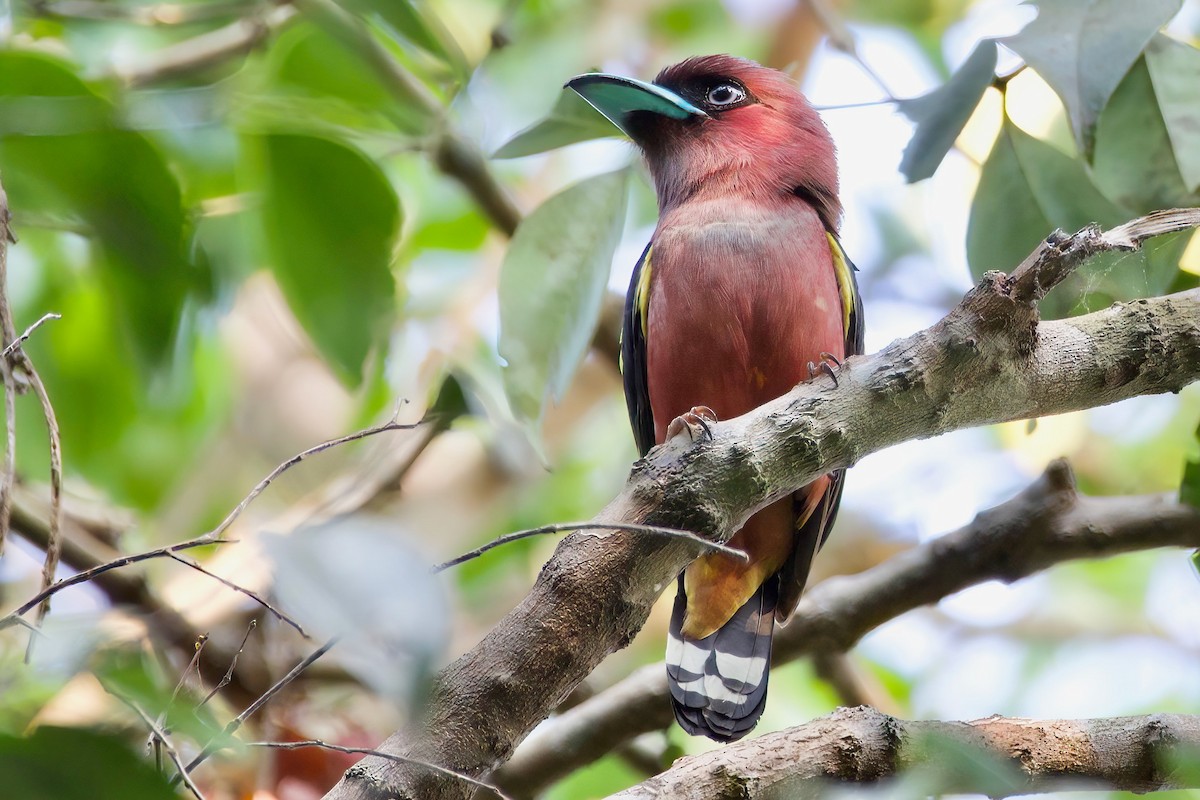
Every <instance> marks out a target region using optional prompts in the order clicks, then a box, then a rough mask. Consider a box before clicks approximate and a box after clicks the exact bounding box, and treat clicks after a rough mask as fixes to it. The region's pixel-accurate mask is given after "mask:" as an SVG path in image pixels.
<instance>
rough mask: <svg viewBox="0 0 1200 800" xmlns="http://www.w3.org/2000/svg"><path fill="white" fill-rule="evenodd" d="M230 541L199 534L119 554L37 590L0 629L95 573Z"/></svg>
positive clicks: (12, 623)
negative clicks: (178, 540) (165, 545)
mask: <svg viewBox="0 0 1200 800" xmlns="http://www.w3.org/2000/svg"><path fill="white" fill-rule="evenodd" d="M232 541H235V540H234V539H210V538H208V534H205V535H204V536H201V537H200V538H198V539H191V540H189V541H186V542H180V543H179V544H173V545H169V546H167V547H158V548H155V549H154V550H147V551H145V552H143V553H134V554H133V555H130V556H121V557H120V558H117V559H114V560H112V561H106V562H105V563H103V564H100V565H99V566H96V567H92V568H91V569H85V570H84V571H83V572H77V573H75V574H74V575H71V576H69V577H66V578H63V579H62V580H61V581H58V582H57V583H55V584H54V585H53V586H47V587H46V588H45V589H43V590H42V591H40V592H38V593H37V594H35V595H34V596H33V597H31V598H29V599H28V600H26V601H25V603H24V604H22V605H21V606H19V607H18V608H16V609H14V610H13V611H12V612H11V613H9V614H8V616H6V617H4V618H2V619H0V629H4V628H7V627H8V626H9V625H15V624H16V623H17V622H18V621H19V620H18V618H19V617H20V616H21V615H23V614H25V613H26V612H28V611H29V610H30V609H31V608H33V607H34V606H36V605H37V604H38V603H40V602H42V601H43V600H45V599H47V598H49V597H53V596H54V595H56V594H58V593H59V592H61V591H62V590H63V589H66V588H68V587H70V586H75V585H77V584H80V583H86V582H87V581H90V580H92V579H93V578H95V577H96V576H97V575H103V574H104V573H106V572H109V571H110V570H114V569H120V568H121V567H127V566H129V565H130V564H137V563H139V562H141V561H149V560H150V559H152V558H165V557H166V556H167V554H168V553H176V552H179V551H180V550H190V549H191V548H193V547H204V546H206V545H210V544H228V543H229V542H232Z"/></svg>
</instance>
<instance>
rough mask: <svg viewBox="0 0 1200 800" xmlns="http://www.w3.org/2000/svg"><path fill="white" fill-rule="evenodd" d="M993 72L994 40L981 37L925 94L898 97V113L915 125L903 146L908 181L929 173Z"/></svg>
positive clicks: (903, 163)
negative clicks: (949, 73)
mask: <svg viewBox="0 0 1200 800" xmlns="http://www.w3.org/2000/svg"><path fill="white" fill-rule="evenodd" d="M995 71H996V42H995V41H994V40H992V39H984V40H983V41H981V42H980V43H979V44H978V45H976V46H975V50H974V51H972V53H971V55H970V56H969V57H968V58H967V60H966V61H965V62H963V65H962V66H961V67H960V68H959V70H958V71H957V72H955V73H954V75H953V76H951V78H950V80H948V81H946V83H945V84H943V85H942V86H940V87H938V88H937V89H934V90H933V91H932V92H930V93H929V94H925V95H922V96H920V97H914V98H912V99H911V100H901V101H900V102H899V103H898V106H899V108H900V111H901V113H903V114H904V116H906V117H908V118H909V119H910V120H912V121H913V122H914V123H916V125H917V130H916V131H915V132H914V133H913V138H912V139H911V140H910V141H909V143H908V146H907V147H905V148H904V157H903V158H902V159H901V160H900V171H901V172H902V173H904V177H905V178H906V179H907V180H908V182H909V183H915V182H916V181H919V180H924V179H925V178H928V177H929V176H931V175H933V173H934V171H935V170H937V168H938V165H939V164H941V163H942V159H944V158H945V157H946V153H948V152H949V151H950V148H951V147H953V146H954V140H955V139H957V138H958V134H959V133H961V132H962V129H963V126H964V125H966V124H967V120H968V119H970V118H971V114H972V113H973V112H974V111H975V107H976V106H978V105H979V100H980V98H981V97H983V93H984V91H985V90H986V89H987V87H988V86H990V85H991V83H992V77H993V76H994V74H995Z"/></svg>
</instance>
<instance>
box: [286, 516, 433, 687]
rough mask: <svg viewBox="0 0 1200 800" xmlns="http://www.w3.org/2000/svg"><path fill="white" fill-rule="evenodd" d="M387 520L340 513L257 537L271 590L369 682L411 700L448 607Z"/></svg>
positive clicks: (426, 566)
mask: <svg viewBox="0 0 1200 800" xmlns="http://www.w3.org/2000/svg"><path fill="white" fill-rule="evenodd" d="M399 534H400V531H398V530H397V528H396V525H395V523H394V522H384V521H382V520H378V521H377V520H373V519H369V518H363V517H344V518H341V519H335V520H333V521H331V522H327V523H322V524H320V525H313V526H310V527H307V528H302V529H300V530H298V531H296V532H295V533H292V534H289V535H287V536H279V535H268V536H265V537H264V541H265V543H266V548H267V552H268V554H269V555H270V557H271V561H272V562H273V563H274V573H275V594H276V596H277V597H278V598H279V602H280V604H281V605H282V606H283V608H285V609H286V610H287V611H288V612H289V613H291V614H293V615H295V616H296V617H297V618H298V619H299V621H300V622H301V624H303V625H304V626H305V627H307V628H308V629H309V630H310V631H311V632H312V633H313V634H315V635H316V636H317V637H318V638H319V639H321V640H326V639H330V638H333V637H338V643H337V646H336V647H335V648H334V649H333V651H332V652H331V654H330V655H331V656H332V657H334V658H335V659H336V660H337V661H338V662H339V663H341V664H342V665H343V666H345V668H346V669H347V670H349V671H350V672H351V673H352V674H354V675H355V676H356V677H358V678H359V679H360V680H362V681H363V683H364V684H365V685H367V686H369V687H371V688H372V689H373V690H375V691H376V692H378V693H379V694H381V695H383V696H384V697H386V698H388V699H390V700H392V701H393V702H395V703H397V704H399V705H401V706H402V707H405V706H409V707H412V706H413V703H414V700H415V699H416V694H417V693H418V691H419V690H421V689H422V688H423V685H424V682H425V680H426V679H427V678H428V677H429V675H430V674H431V670H432V669H433V667H435V666H436V664H437V660H438V658H439V657H440V656H441V653H442V650H443V649H444V648H445V645H446V636H447V632H448V629H449V623H450V618H449V609H448V607H447V605H446V600H445V598H444V597H443V595H442V591H441V587H440V586H439V584H438V581H437V578H436V577H435V576H434V575H433V574H432V573H430V571H429V563H428V562H427V561H425V559H423V558H422V557H421V556H419V555H418V554H417V553H416V552H414V551H413V550H412V549H411V548H410V547H409V546H408V545H406V544H405V543H404V542H403V541H401V538H400V535H399Z"/></svg>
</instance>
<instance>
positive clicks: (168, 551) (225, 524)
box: [0, 361, 423, 629]
mask: <svg viewBox="0 0 1200 800" xmlns="http://www.w3.org/2000/svg"><path fill="white" fill-rule="evenodd" d="M3 364H4V362H2V361H0V366H3ZM399 408H400V406H397V410H396V413H399ZM421 424H423V421H421V422H413V423H404V424H401V423H398V422H396V416H395V414H393V416H392V418H391V419H390V420H388V421H387V422H385V423H383V424H382V425H376V426H374V427H371V428H364V429H363V430H360V431H356V432H354V433H351V434H348V435H346V436H340V437H338V438H336V439H330V440H328V441H325V442H322V443H321V444H318V445H316V446H314V447H310V448H308V449H307V450H305V451H303V452H301V453H297V454H296V455H294V456H292V457H291V458H289V459H287V460H286V461H284V462H283V463H282V464H280V465H279V466H277V467H276V468H275V469H273V470H271V472H270V473H269V474H268V475H267V477H265V478H263V479H262V480H261V481H259V482H258V484H257V485H255V487H254V488H253V489H251V490H250V493H249V494H247V495H246V496H245V497H244V498H242V501H241V502H240V503H238V504H237V506H235V507H234V509H233V510H232V511H230V512H229V514H228V515H226V517H225V519H223V520H221V523H220V524H219V525H217V527H215V528H213V529H212V530H211V531H209V532H208V533H205V534H204V535H203V536H198V537H196V538H195V539H189V540H188V541H186V542H180V543H178V544H173V545H169V546H167V547H158V548H155V549H153V550H147V551H145V552H142V553H136V554H134V555H130V556H122V557H121V558H118V559H114V560H112V561H109V562H107V563H104V564H100V565H99V566H96V567H92V568H91V569H87V570H84V571H83V572H79V573H77V574H75V575H72V576H70V577H68V578H63V579H62V580H61V581H58V582H57V583H54V584H52V585H50V586H47V587H46V588H44V589H42V591H40V592H38V593H37V595H35V596H34V597H33V598H31V599H30V600H29V601H27V602H26V603H25V604H24V605H22V606H21V607H19V608H17V609H16V610H15V611H13V612H12V613H10V614H9V615H8V616H6V617H4V618H0V629H2V628H5V627H7V626H8V625H11V624H13V623H12V619H13V618H14V617H19V616H21V615H23V614H25V613H26V612H27V611H29V609H31V608H33V607H34V606H35V605H37V604H38V603H40V602H41V601H43V600H46V599H48V598H50V597H53V596H54V595H55V594H57V593H58V592H60V591H62V590H63V589H66V588H67V587H69V586H75V585H77V584H80V583H84V582H85V581H89V580H91V579H92V578H94V577H96V576H97V575H102V574H104V573H105V572H108V571H110V570H114V569H118V568H120V567H127V566H129V565H130V564H136V563H138V562H140V561H147V560H149V559H152V558H168V557H170V556H171V555H172V554H173V553H178V552H181V551H183V550H190V549H191V548H193V547H203V546H205V545H209V544H227V543H228V542H230V541H231V540H229V539H222V538H220V537H221V534H222V533H224V532H225V531H226V530H227V529H228V528H229V526H230V525H232V524H233V522H234V520H236V519H237V518H238V516H239V515H241V513H242V512H243V511H244V510H245V509H246V506H248V505H250V503H251V502H252V501H253V500H254V499H255V498H256V497H258V496H259V495H260V494H262V493H263V491H265V490H266V488H267V487H268V486H270V485H271V483H272V482H273V481H274V480H275V479H276V478H278V477H279V476H280V475H281V474H283V473H284V472H286V471H287V470H289V469H291V468H292V467H294V466H295V465H296V464H299V463H300V462H301V461H304V460H306V459H308V458H309V457H311V456H314V455H316V454H317V453H321V452H324V451H325V450H328V449H330V448H332V447H337V446H338V445H342V444H346V443H348V442H353V441H357V440H359V439H365V438H367V437H369V436H375V435H377V434H380V433H386V432H388V431H404V430H412V429H414V428H416V427H418V426H420V425H421Z"/></svg>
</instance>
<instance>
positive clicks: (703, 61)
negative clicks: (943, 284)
mask: <svg viewBox="0 0 1200 800" xmlns="http://www.w3.org/2000/svg"><path fill="white" fill-rule="evenodd" d="M566 87H567V88H569V89H571V90H573V91H574V92H576V93H577V94H579V95H580V96H581V97H582V98H583V99H584V100H586V101H587V102H588V103H589V104H591V105H592V106H593V107H594V108H595V109H596V110H597V111H599V112H600V113H601V114H603V115H604V116H605V117H607V118H608V119H609V121H611V122H612V123H613V124H614V125H616V126H617V127H618V128H619V129H620V130H621V131H623V132H624V133H625V134H626V135H627V136H628V137H629V138H630V139H632V140H633V143H634V144H635V145H636V146H637V147H638V148H639V149H640V151H641V153H642V155H643V156H644V160H645V163H646V165H647V167H648V170H649V173H650V176H651V178H652V180H653V183H654V188H655V192H656V194H657V198H658V209H659V216H658V223H657V226H656V227H655V230H654V233H653V234H652V235H651V238H650V242H649V243H648V244H647V246H646V248H645V250H644V251H643V253H642V255H641V257H640V258H639V259H638V262H637V265H636V267H635V268H634V271H633V276H632V279H631V281H630V285H629V291H628V293H627V295H626V300H625V306H624V311H623V319H622V333H621V351H620V352H621V371H622V379H623V383H624V388H625V398H626V404H627V407H628V411H629V419H630V423H631V426H632V428H633V436H634V440H635V442H636V444H637V448H638V451H639V453H640V454H641V455H643V456H644V455H645V454H646V453H647V452H648V451H649V450H650V449H651V448H652V447H654V446H655V445H657V444H661V443H663V442H664V441H665V440H666V439H668V438H671V437H673V436H676V435H681V434H682V433H684V432H687V433H688V434H689V435H692V434H693V432H697V433H698V435H703V434H704V432H705V431H708V430H709V423H710V422H713V421H716V420H718V419H723V418H729V417H734V416H738V415H741V414H744V413H746V412H748V411H750V410H752V409H754V408H756V407H758V406H760V405H762V404H763V403H765V402H767V401H769V400H772V399H774V398H776V397H779V396H781V395H783V394H785V393H786V392H788V391H789V390H791V389H792V388H793V387H794V386H795V385H797V384H798V383H800V382H803V381H806V380H809V379H815V378H818V377H824V376H826V375H827V376H828V378H832V379H833V381H834V383H835V384H836V381H837V372H836V371H835V370H836V369H840V367H841V362H842V361H843V360H844V359H846V358H847V357H848V356H851V355H857V354H861V353H862V352H863V308H862V301H861V298H860V296H859V292H858V286H857V282H856V280H855V276H854V272H855V268H854V266H853V264H852V263H851V262H850V260H849V259H848V258H847V257H846V254H845V252H844V251H843V249H842V245H841V242H840V240H839V238H838V230H839V226H840V224H841V217H842V206H841V201H840V199H839V196H838V171H837V162H836V154H835V148H834V143H833V139H832V137H831V136H830V134H829V131H828V129H827V128H826V127H825V124H824V122H823V121H822V119H821V117H820V115H819V114H818V113H817V112H816V111H815V110H814V109H813V107H812V106H811V105H810V104H809V102H808V100H807V99H806V98H805V97H804V95H803V94H801V92H800V91H799V90H798V89H797V87H796V85H795V83H794V82H793V81H792V80H791V79H790V78H789V77H788V76H787V75H785V74H784V73H782V72H779V71H777V70H774V69H770V68H768V67H764V66H761V65H759V64H757V63H755V62H753V61H750V60H747V59H742V58H738V57H734V56H729V55H711V56H697V57H692V58H688V59H687V60H685V61H682V62H680V63H678V64H674V65H672V66H669V67H667V68H665V69H663V70H662V71H661V72H660V73H659V74H658V76H657V77H656V78H655V79H654V80H653V81H652V82H645V81H641V80H636V79H633V78H627V77H622V76H619V75H612V74H606V73H588V74H584V75H579V76H577V77H575V78H573V79H571V80H570V81H568V82H567V84H566ZM826 379H827V378H826ZM843 482H844V471H843V470H836V471H834V472H832V473H830V474H827V475H824V476H822V477H819V478H817V479H816V480H814V481H813V482H812V483H810V484H808V485H807V486H805V487H804V488H802V489H800V490H799V491H797V492H795V493H794V494H793V495H791V496H790V497H786V498H784V499H782V500H779V501H776V502H774V503H772V504H771V505H768V506H767V507H765V508H763V509H761V510H759V511H757V512H756V513H755V514H753V515H752V516H751V517H750V518H749V519H748V520H747V521H746V523H745V524H744V525H743V526H742V528H741V529H740V530H738V531H737V532H736V533H735V534H734V535H733V537H732V538H731V539H730V540H729V541H728V545H729V546H730V547H733V548H736V549H739V550H741V551H742V552H744V553H745V554H746V556H747V558H746V560H745V561H744V562H743V561H740V560H738V559H736V558H733V557H732V556H730V555H728V554H725V553H720V552H714V553H709V554H705V555H702V556H700V557H699V558H697V559H696V560H695V561H693V562H692V563H691V564H689V565H688V566H687V567H686V568H685V569H684V570H683V572H681V573H680V575H679V577H678V581H677V584H678V588H677V590H676V598H675V605H674V607H673V609H672V615H671V622H670V626H669V631H668V640H667V655H666V663H667V679H668V683H669V686H670V694H671V703H672V706H673V708H674V713H675V719H676V720H677V721H678V723H679V725H680V726H681V727H682V728H683V729H684V730H685V731H686V732H687V733H689V734H691V735H703V736H707V737H709V738H711V739H714V740H716V741H719V742H729V741H734V740H737V739H740V738H741V737H743V736H745V735H746V734H747V733H748V732H749V731H750V730H751V729H753V728H754V726H755V725H756V724H757V722H758V720H759V718H760V717H761V715H762V713H763V709H764V707H765V704H766V696H767V679H768V674H769V667H770V657H771V637H772V633H773V631H774V626H775V623H776V622H779V623H781V624H782V623H785V622H787V620H788V618H789V617H790V615H791V614H792V612H793V611H794V610H795V608H796V605H797V603H798V602H799V600H800V595H801V593H802V592H803V590H804V585H805V583H806V581H807V579H808V573H809V569H810V567H811V565H812V561H813V557H814V556H815V555H816V553H817V551H818V550H819V549H820V547H821V545H822V544H824V542H825V539H826V537H827V536H828V535H829V532H830V529H831V528H832V526H833V523H834V519H835V517H836V515H837V509H838V505H839V503H840V500H841V495H842V485H843Z"/></svg>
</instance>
